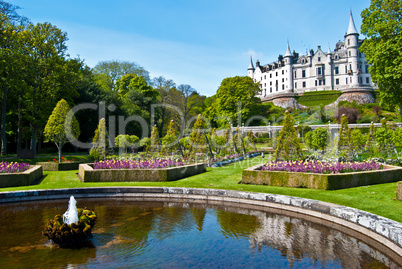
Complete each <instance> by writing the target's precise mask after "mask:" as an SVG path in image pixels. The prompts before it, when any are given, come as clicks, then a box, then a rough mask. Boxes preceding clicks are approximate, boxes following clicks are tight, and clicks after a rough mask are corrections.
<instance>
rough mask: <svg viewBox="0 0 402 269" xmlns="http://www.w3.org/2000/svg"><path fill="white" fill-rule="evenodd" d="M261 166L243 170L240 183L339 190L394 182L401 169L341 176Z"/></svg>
mask: <svg viewBox="0 0 402 269" xmlns="http://www.w3.org/2000/svg"><path fill="white" fill-rule="evenodd" d="M262 166H263V165H262V164H258V165H255V166H253V167H250V168H247V169H245V170H243V172H242V180H241V181H240V183H244V184H255V185H269V186H277V187H293V188H309V189H319V190H339V189H346V188H353V187H358V186H366V185H373V184H382V183H389V182H396V181H398V180H400V179H401V178H402V168H401V167H396V166H387V169H384V170H375V171H364V172H354V173H341V174H315V173H302V172H283V171H261V167H262Z"/></svg>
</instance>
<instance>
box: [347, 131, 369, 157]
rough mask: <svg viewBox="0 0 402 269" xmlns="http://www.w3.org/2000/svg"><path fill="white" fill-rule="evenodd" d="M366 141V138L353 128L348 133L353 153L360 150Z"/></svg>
mask: <svg viewBox="0 0 402 269" xmlns="http://www.w3.org/2000/svg"><path fill="white" fill-rule="evenodd" d="M366 141H367V138H366V137H365V136H364V135H363V134H362V132H361V131H360V130H359V129H356V128H354V129H353V130H352V131H351V132H350V144H351V147H352V149H353V150H354V151H355V152H358V151H360V150H362V149H363V147H364V144H365V143H366Z"/></svg>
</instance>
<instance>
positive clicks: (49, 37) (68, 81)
mask: <svg viewBox="0 0 402 269" xmlns="http://www.w3.org/2000/svg"><path fill="white" fill-rule="evenodd" d="M21 38H22V39H23V42H24V44H25V46H24V50H23V52H22V54H23V55H24V56H25V59H26V62H25V64H26V69H25V70H26V72H25V76H26V77H25V79H26V81H27V86H28V87H27V90H26V94H25V95H24V98H25V101H24V106H25V108H26V111H27V113H26V118H27V120H28V121H29V122H30V124H31V128H32V132H33V138H32V149H33V150H34V152H36V144H37V140H38V137H39V134H40V132H41V131H42V130H43V129H42V128H43V127H44V126H45V125H46V120H47V118H48V117H49V115H50V114H51V111H52V109H53V107H54V106H55V105H56V103H57V101H58V100H59V99H60V98H61V97H63V98H64V99H66V100H67V101H72V100H73V98H75V97H76V96H77V95H78V93H77V91H76V87H77V85H76V81H77V79H78V77H79V74H78V71H79V69H80V68H81V67H82V62H80V61H77V60H66V56H67V55H66V52H67V46H66V41H67V34H66V33H65V32H63V31H61V30H60V29H59V28H57V27H55V26H53V25H51V24H50V23H38V24H36V25H32V24H31V25H29V26H28V27H27V29H26V30H24V31H23V32H22V33H21Z"/></svg>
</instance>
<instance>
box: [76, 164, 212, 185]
mask: <svg viewBox="0 0 402 269" xmlns="http://www.w3.org/2000/svg"><path fill="white" fill-rule="evenodd" d="M91 165H93V164H80V166H79V176H80V178H81V180H82V181H84V182H131V181H136V182H160V181H174V180H178V179H182V178H186V177H189V176H194V175H197V174H200V173H203V172H206V171H207V164H205V163H198V164H193V165H185V166H177V167H169V168H164V169H93V168H92V166H91Z"/></svg>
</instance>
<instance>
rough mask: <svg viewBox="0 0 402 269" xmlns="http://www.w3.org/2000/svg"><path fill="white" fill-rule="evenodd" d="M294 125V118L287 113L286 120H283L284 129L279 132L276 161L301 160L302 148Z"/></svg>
mask: <svg viewBox="0 0 402 269" xmlns="http://www.w3.org/2000/svg"><path fill="white" fill-rule="evenodd" d="M293 125H294V122H293V117H292V116H291V115H290V114H289V112H288V111H286V112H285V118H284V119H283V127H282V129H281V130H280V131H279V135H278V138H277V148H276V151H275V158H276V160H294V159H297V158H300V154H301V148H300V143H299V138H298V137H297V131H296V129H295V127H294V126H293Z"/></svg>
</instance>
